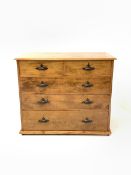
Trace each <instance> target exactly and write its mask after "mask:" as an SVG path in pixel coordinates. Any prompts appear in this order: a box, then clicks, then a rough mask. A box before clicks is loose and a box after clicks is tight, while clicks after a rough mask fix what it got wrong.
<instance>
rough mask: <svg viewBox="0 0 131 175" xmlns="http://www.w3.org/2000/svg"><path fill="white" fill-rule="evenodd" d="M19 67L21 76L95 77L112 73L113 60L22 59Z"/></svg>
mask: <svg viewBox="0 0 131 175" xmlns="http://www.w3.org/2000/svg"><path fill="white" fill-rule="evenodd" d="M19 67H20V76H21V77H47V78H59V77H62V78H65V77H80V78H83V77H86V78H89V77H92V78H93V77H99V76H103V75H105V76H111V74H112V71H111V69H112V61H64V62H62V61H40V60H39V61H20V62H19ZM63 76H64V77H63Z"/></svg>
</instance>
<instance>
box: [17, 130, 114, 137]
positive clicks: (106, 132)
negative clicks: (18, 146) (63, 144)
mask: <svg viewBox="0 0 131 175" xmlns="http://www.w3.org/2000/svg"><path fill="white" fill-rule="evenodd" d="M20 134H22V135H101V136H109V135H110V134H111V131H110V130H109V131H57V130H56V131H28V130H27V131H23V130H21V131H20Z"/></svg>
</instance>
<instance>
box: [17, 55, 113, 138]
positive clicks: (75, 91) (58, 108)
mask: <svg viewBox="0 0 131 175" xmlns="http://www.w3.org/2000/svg"><path fill="white" fill-rule="evenodd" d="M16 60H17V67H18V80H19V95H20V108H21V131H20V133H21V134H94V135H109V134H110V133H111V131H110V111H111V92H112V76H113V62H114V60H115V58H114V57H113V56H111V55H109V54H107V53H43V54H42V53H38V54H29V55H25V56H22V57H18V58H16Z"/></svg>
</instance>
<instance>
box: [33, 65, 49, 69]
mask: <svg viewBox="0 0 131 175" xmlns="http://www.w3.org/2000/svg"><path fill="white" fill-rule="evenodd" d="M36 69H37V70H47V69H48V67H47V66H45V65H43V64H40V66H38V67H36Z"/></svg>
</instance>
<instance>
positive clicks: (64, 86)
mask: <svg viewBox="0 0 131 175" xmlns="http://www.w3.org/2000/svg"><path fill="white" fill-rule="evenodd" d="M41 81H44V82H45V83H47V84H48V86H47V87H44V88H43V87H39V85H40V83H41ZM87 81H89V82H90V83H91V84H93V86H92V87H87V88H86V87H83V86H82V85H83V84H85V83H86V82H87ZM110 83H111V77H104V76H103V77H100V78H97V79H94V78H93V79H92V78H81V79H77V78H75V79H73V78H71V79H66V78H65V79H49V78H48V79H47V78H37V77H28V78H27V77H21V78H20V88H21V91H22V92H36V93H44V94H110V92H111V86H110Z"/></svg>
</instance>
